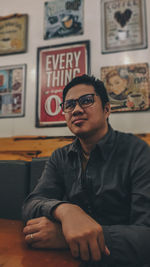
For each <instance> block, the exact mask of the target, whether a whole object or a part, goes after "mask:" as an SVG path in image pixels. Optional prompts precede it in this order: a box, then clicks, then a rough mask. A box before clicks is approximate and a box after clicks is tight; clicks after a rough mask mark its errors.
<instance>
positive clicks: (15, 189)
mask: <svg viewBox="0 0 150 267" xmlns="http://www.w3.org/2000/svg"><path fill="white" fill-rule="evenodd" d="M29 164H30V163H29V162H25V161H19V160H18V161H16V160H5V161H2V160H1V161H0V218H7V219H21V207H22V204H23V201H24V199H25V198H26V196H27V195H28V193H29V179H30V177H29Z"/></svg>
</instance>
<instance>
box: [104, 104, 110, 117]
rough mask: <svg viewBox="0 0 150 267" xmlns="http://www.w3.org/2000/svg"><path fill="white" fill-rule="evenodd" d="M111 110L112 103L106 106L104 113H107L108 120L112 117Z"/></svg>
mask: <svg viewBox="0 0 150 267" xmlns="http://www.w3.org/2000/svg"><path fill="white" fill-rule="evenodd" d="M110 109H111V108H110V103H109V102H107V103H106V105H105V107H104V111H105V113H106V115H107V118H108V117H109V115H110V112H111V110H110Z"/></svg>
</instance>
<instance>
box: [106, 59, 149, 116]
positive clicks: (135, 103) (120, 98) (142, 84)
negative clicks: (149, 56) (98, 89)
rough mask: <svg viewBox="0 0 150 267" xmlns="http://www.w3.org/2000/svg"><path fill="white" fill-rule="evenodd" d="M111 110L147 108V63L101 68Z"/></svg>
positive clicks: (140, 109) (139, 109)
mask: <svg viewBox="0 0 150 267" xmlns="http://www.w3.org/2000/svg"><path fill="white" fill-rule="evenodd" d="M101 79H102V80H103V82H104V84H105V86H106V88H107V92H108V96H109V99H110V104H111V111H112V112H118V111H119V112H121V111H143V110H146V109H148V108H149V92H150V84H149V66H148V63H139V64H132V65H122V66H110V67H102V68H101Z"/></svg>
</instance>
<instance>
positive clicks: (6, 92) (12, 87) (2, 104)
mask: <svg viewBox="0 0 150 267" xmlns="http://www.w3.org/2000/svg"><path fill="white" fill-rule="evenodd" d="M25 80H26V65H25V64H24V65H14V66H5V67H0V118H11V117H22V116H24V113H25Z"/></svg>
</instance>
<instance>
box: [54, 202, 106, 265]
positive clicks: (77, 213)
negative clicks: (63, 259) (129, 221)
mask: <svg viewBox="0 0 150 267" xmlns="http://www.w3.org/2000/svg"><path fill="white" fill-rule="evenodd" d="M53 214H54V216H55V218H56V219H58V220H60V222H61V224H62V230H63V233H64V236H65V239H66V241H67V243H68V245H69V247H70V249H71V253H72V255H73V256H74V257H80V258H81V259H82V260H85V261H88V260H90V259H92V260H94V261H98V260H100V259H101V257H102V253H104V254H105V255H109V254H110V252H109V250H108V248H107V247H106V246H105V241H104V236H103V230H102V227H101V226H100V225H99V224H98V223H97V222H96V221H95V220H93V219H92V218H91V217H90V216H89V215H87V214H86V213H85V212H84V211H83V210H82V209H81V208H80V207H79V206H76V205H72V204H67V203H65V204H61V205H59V206H58V207H56V209H55V210H54V213H53Z"/></svg>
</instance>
